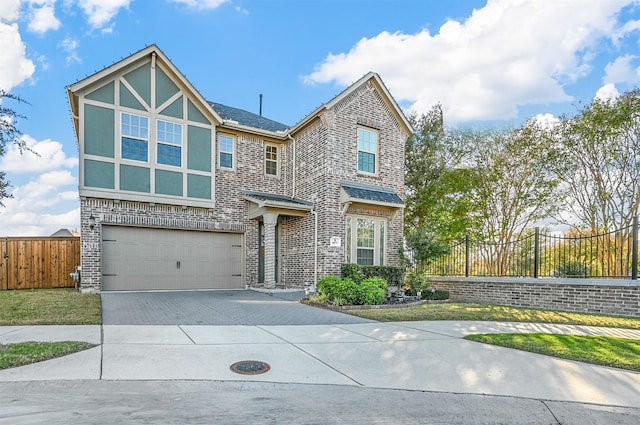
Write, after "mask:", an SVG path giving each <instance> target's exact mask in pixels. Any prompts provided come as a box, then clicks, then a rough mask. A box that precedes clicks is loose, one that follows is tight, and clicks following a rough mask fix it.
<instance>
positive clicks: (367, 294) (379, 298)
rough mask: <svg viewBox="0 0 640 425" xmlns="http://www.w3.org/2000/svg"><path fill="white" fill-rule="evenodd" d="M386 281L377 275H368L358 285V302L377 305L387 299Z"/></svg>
mask: <svg viewBox="0 0 640 425" xmlns="http://www.w3.org/2000/svg"><path fill="white" fill-rule="evenodd" d="M387 286H388V285H387V282H386V281H385V280H384V279H381V278H379V277H370V278H369V279H365V280H363V281H362V283H361V284H360V285H358V299H357V303H358V304H364V305H378V304H382V303H384V302H385V300H386V299H387Z"/></svg>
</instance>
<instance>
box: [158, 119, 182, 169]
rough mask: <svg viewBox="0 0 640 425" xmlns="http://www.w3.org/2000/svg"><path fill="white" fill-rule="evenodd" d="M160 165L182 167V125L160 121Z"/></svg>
mask: <svg viewBox="0 0 640 425" xmlns="http://www.w3.org/2000/svg"><path fill="white" fill-rule="evenodd" d="M156 127H157V128H156V137H157V139H158V164H163V165H172V166H174V167H180V166H181V165H182V124H176V123H172V122H169V121H163V120H158V121H157V126H156Z"/></svg>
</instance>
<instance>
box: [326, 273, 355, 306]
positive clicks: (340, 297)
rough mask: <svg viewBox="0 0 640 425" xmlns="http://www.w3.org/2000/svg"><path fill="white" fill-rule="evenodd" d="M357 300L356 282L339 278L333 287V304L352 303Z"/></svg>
mask: <svg viewBox="0 0 640 425" xmlns="http://www.w3.org/2000/svg"><path fill="white" fill-rule="evenodd" d="M357 300H358V284H357V283H355V282H354V281H353V280H351V279H340V280H339V281H338V283H337V284H336V286H335V287H334V289H333V301H332V303H333V304H335V305H353V304H356V302H357Z"/></svg>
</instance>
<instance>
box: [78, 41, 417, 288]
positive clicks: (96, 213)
mask: <svg viewBox="0 0 640 425" xmlns="http://www.w3.org/2000/svg"><path fill="white" fill-rule="evenodd" d="M152 56H153V58H154V59H153V60H154V61H155V62H152V63H155V64H156V66H161V65H162V69H164V70H168V69H170V68H171V66H172V65H171V64H170V63H169V62H168V59H166V57H164V56H163V54H162V53H161V52H160V51H159V50H157V48H156V47H155V46H150V47H148V48H146V49H144V50H142V51H141V52H139V53H138V54H135V55H133V56H132V57H131V58H127V59H125V60H124V62H123V63H124V64H123V65H122V66H123V69H124V70H122V71H120V70H116V71H113V72H112V73H107V71H106V70H104V71H101V72H100V73H98V74H96V75H97V76H98V77H99V78H98V77H90V78H89V80H87V81H88V82H86V83H85V82H79V83H77V84H76V85H75V86H74V88H73V89H71V88H70V89H69V92H70V96H71V97H72V98H73V96H77V101H76V102H72V103H71V105H72V110H73V109H74V108H78V110H79V111H82V106H83V102H85V101H87V100H85V94H86V93H91V91H92V90H94V89H95V87H96V85H97V86H98V87H99V86H100V85H104V83H105V81H108V80H109V79H110V78H115V79H116V80H117V78H120V77H118V75H122V74H123V73H124V72H128V69H130V68H131V67H134V66H138V65H137V64H138V63H142V64H144V63H148V62H149V61H151V60H152V59H151V57H152ZM145 61H147V62H145ZM144 66H147V65H144ZM127 67H129V68H127ZM116 68H117V67H116ZM110 72H111V71H110ZM167 72H168V71H167ZM103 74H104V75H103ZM92 78H95V81H96V82H95V85H92V84H94V83H92V82H91V79H92ZM152 81H153V80H152ZM116 83H117V82H116ZM151 84H153V83H151ZM177 86H181V87H187V88H188V87H189V84H188V82H187V81H182V82H181V83H180V84H177ZM183 90H184V93H183V94H184V96H185V98H188V99H189V101H190V102H194V103H197V101H198V99H197V97H195V95H194V94H193V93H194V92H195V90H193V91H191V92H190V91H189V90H186V89H183ZM110 101H111V99H109V98H108V97H104V98H103V97H98V96H94V98H93V99H92V100H89V101H88V102H89V103H93V104H96V105H103V106H104V108H106V109H104V110H109V111H110V110H112V109H113V110H114V111H115V115H116V116H117V114H118V111H120V110H121V109H119V108H121V106H118V104H117V102H115V103H114V104H113V105H110V104H109V103H108V102H110ZM101 102H102V103H101ZM185 105H186V103H185ZM208 107H209V105H206V106H203V108H202V110H205V111H206V110H207V108H208ZM72 112H74V116H80V118H78V119H79V121H78V122H77V123H76V132H77V135H78V141H79V144H80V161H81V164H82V163H83V161H84V160H85V158H84V153H83V152H84V149H83V145H82V143H83V141H82V140H83V136H82V134H83V133H82V131H83V129H86V128H90V127H91V126H92V125H93V124H92V123H91V122H89V121H83V118H82V117H83V114H81V113H80V114H78V113H76V111H75V110H74V111H72ZM244 112H246V111H244ZM140 113H142V114H144V112H140ZM211 115H212V117H213V118H208V119H210V121H211V122H210V123H209V124H207V123H205V122H204V121H202V120H201V121H198V123H197V124H194V125H198V126H201V127H202V128H205V129H207V130H210V132H211V135H212V146H210V147H207V148H210V150H211V154H212V155H213V156H214V158H213V159H212V163H211V164H212V170H211V172H210V174H211V187H212V191H213V192H212V196H211V200H210V201H209V200H203V199H197V200H194V199H189V195H187V196H183V197H182V199H177V197H176V199H175V200H172V199H171V197H167V196H164V197H162V198H158V200H157V202H153V199H155V198H154V197H155V195H154V193H153V192H147V193H141V194H140V196H139V197H137V195H136V194H135V193H132V192H131V191H129V192H122V191H118V190H117V187H116V188H111V189H109V188H108V187H107V188H106V189H104V188H101V189H100V190H99V191H96V190H95V189H93V188H87V187H84V183H83V181H84V180H82V176H81V187H80V196H81V237H82V250H81V253H82V284H83V285H85V286H95V287H100V285H101V276H102V270H101V261H102V260H101V254H102V253H101V229H102V226H103V225H121V226H133V227H143V228H160V229H181V230H195V231H207V232H234V233H241V234H243V245H244V254H243V255H244V258H243V261H244V264H245V270H244V273H243V276H244V278H243V279H244V281H245V284H246V285H251V286H256V285H258V284H259V261H260V252H261V251H260V250H261V247H260V241H259V226H260V223H261V222H262V223H264V224H265V227H264V230H265V234H264V236H265V238H264V242H265V251H264V252H265V256H264V260H265V269H267V270H269V271H271V269H272V268H273V267H274V265H275V263H276V262H277V264H278V272H277V275H278V281H277V284H278V285H282V286H289V287H290V286H308V285H312V284H314V283H315V281H316V279H321V278H322V277H324V276H326V275H330V274H333V275H336V274H339V272H340V267H341V265H342V264H343V263H344V262H345V258H346V251H345V231H346V225H345V214H347V215H348V214H357V215H359V216H366V217H375V218H380V219H386V220H387V221H386V223H387V224H386V226H385V236H386V250H385V252H384V257H385V264H387V265H398V264H399V261H400V259H399V253H398V250H399V248H400V247H401V246H402V241H403V226H402V220H403V214H402V204H401V203H398V204H396V205H392V206H389V205H379V204H376V202H370V203H367V202H366V201H364V203H362V202H361V203H359V204H357V205H350V206H347V205H344V204H342V203H341V201H340V196H341V181H348V182H352V183H360V184H366V185H370V186H378V187H383V188H385V189H386V190H392V191H393V192H394V193H395V194H397V195H398V196H399V197H400V198H398V199H401V198H403V197H404V143H405V140H406V138H407V137H408V135H409V132H410V127H409V124H408V122H407V121H406V118H405V117H404V116H403V115H402V112H401V111H400V109H399V108H398V107H397V105H396V104H395V102H394V101H393V99H392V98H391V97H390V95H389V93H388V92H387V91H386V88H385V87H384V84H383V83H382V81H381V80H380V79H379V77H378V76H377V75H375V74H373V73H371V74H368V75H366V76H364V77H363V78H362V79H361V80H360V81H359V82H357V83H355V84H354V85H353V86H351V87H349V88H348V89H347V90H345V91H344V92H343V93H341V94H340V95H338V96H337V97H336V98H334V99H333V100H332V101H330V102H329V103H327V104H325V105H323V107H321V108H319V109H318V110H316V111H315V112H314V113H312V114H311V115H310V116H308V117H306V118H305V119H303V120H302V121H301V122H300V123H299V124H297V125H296V126H294V127H292V128H290V129H287V130H286V131H274V130H265V129H263V128H257V127H256V128H254V127H251V126H249V125H246V124H242V123H238V122H236V121H233V120H225V119H223V120H221V121H220V122H217V121H216V120H217V118H216V117H215V111H214V112H213V113H211ZM249 115H250V114H249ZM245 116H246V115H245ZM260 118H261V117H260ZM194 119H195V118H194ZM187 122H188V123H189V125H192V122H191V120H190V118H189V120H188V121H185V123H187ZM114 126H115V137H116V138H117V139H116V140H115V145H116V146H117V144H118V143H119V135H118V131H119V130H118V127H117V121H116V124H115V125H114ZM185 126H186V124H185ZM358 127H366V128H367V129H371V130H372V131H375V132H376V133H377V135H378V144H377V147H378V152H377V154H376V159H377V167H376V173H375V175H372V174H366V173H360V172H358V145H357V129H358ZM221 134H224V135H225V136H229V137H232V138H233V139H234V140H235V151H234V161H233V164H234V167H233V169H225V168H220V167H218V166H217V165H218V161H217V140H218V135H221ZM267 145H273V146H276V147H277V148H278V156H279V158H278V161H279V173H278V175H277V176H271V175H266V174H265V146H267ZM185 146H189V143H188V142H185ZM189 155H191V156H193V151H191V152H190V153H189ZM94 157H95V155H94V156H90V157H89V159H94ZM97 159H98V160H101V158H97ZM103 161H107V162H108V163H109V164H111V163H113V164H115V167H116V168H117V166H118V164H119V163H120V162H121V158H120V157H119V156H118V154H117V149H116V153H115V154H114V155H112V156H110V157H107V158H106V159H104V160H103ZM142 165H146V164H142ZM149 166H153V164H150V165H149ZM177 171H178V172H183V173H185V175H186V174H187V173H188V172H189V169H188V167H187V168H184V167H183V169H182V170H177ZM82 173H83V169H82V168H81V174H82ZM200 175H203V173H202V172H201V173H200ZM204 175H205V176H206V175H207V174H204ZM91 181H92V182H95V181H96V179H95V178H93V180H91ZM94 185H95V183H94ZM116 186H117V185H116ZM105 187H106V186H105ZM185 187H186V186H185ZM247 191H251V192H260V193H267V194H271V195H275V196H281V197H286V198H288V199H293V200H301V201H304V202H306V203H307V204H308V205H309V207H308V208H307V210H306V212H305V213H303V214H300V211H294V210H293V209H290V210H287V208H286V206H285V207H284V208H273V207H272V208H271V209H269V208H267V209H266V210H264V212H263V213H260V214H259V215H256V214H258V213H256V214H253V213H252V208H257V207H255V205H254V204H253V203H252V201H250V200H248V199H246V196H245V194H246V192H247ZM142 200H144V201H142ZM150 201H151V202H150ZM172 202H175V203H172ZM305 205H306V204H305ZM274 214H275V215H274ZM90 216H93V217H94V218H95V225H94V227H93V228H90V227H89V217H90ZM276 216H277V218H276ZM249 217H252V218H249ZM274 219H275V220H276V221H275V222H276V223H277V232H278V242H277V243H276V237H275V233H274V232H275V231H276V230H275V229H276V228H274V225H273V220H274ZM267 221H268V222H269V223H267ZM332 237H338V238H340V239H341V240H342V244H341V246H339V247H336V246H333V247H332V246H330V239H331V238H332ZM276 245H277V246H278V252H273V251H275V249H274V247H275V246H276ZM271 275H272V274H270V273H269V272H267V273H265V278H267V279H271V277H270V276H271ZM274 283H276V282H273V281H269V282H265V284H267V285H272V284H274Z"/></svg>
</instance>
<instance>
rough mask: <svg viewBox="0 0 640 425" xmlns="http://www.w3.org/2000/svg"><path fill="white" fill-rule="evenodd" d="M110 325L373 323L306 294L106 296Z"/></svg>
mask: <svg viewBox="0 0 640 425" xmlns="http://www.w3.org/2000/svg"><path fill="white" fill-rule="evenodd" d="M101 297H102V323H103V324H104V325H208V326H224V325H246V326H261V325H265V326H279V325H346V324H356V323H370V322H371V321H370V320H366V319H360V318H358V317H355V316H350V315H348V314H343V313H338V312H334V311H330V310H324V309H320V308H315V307H309V306H308V305H304V304H300V303H299V302H298V301H299V300H300V299H301V298H302V297H304V292H303V291H294V292H292V291H274V292H271V293H266V292H258V291H253V290H213V291H166V292H103V293H102V294H101Z"/></svg>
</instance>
